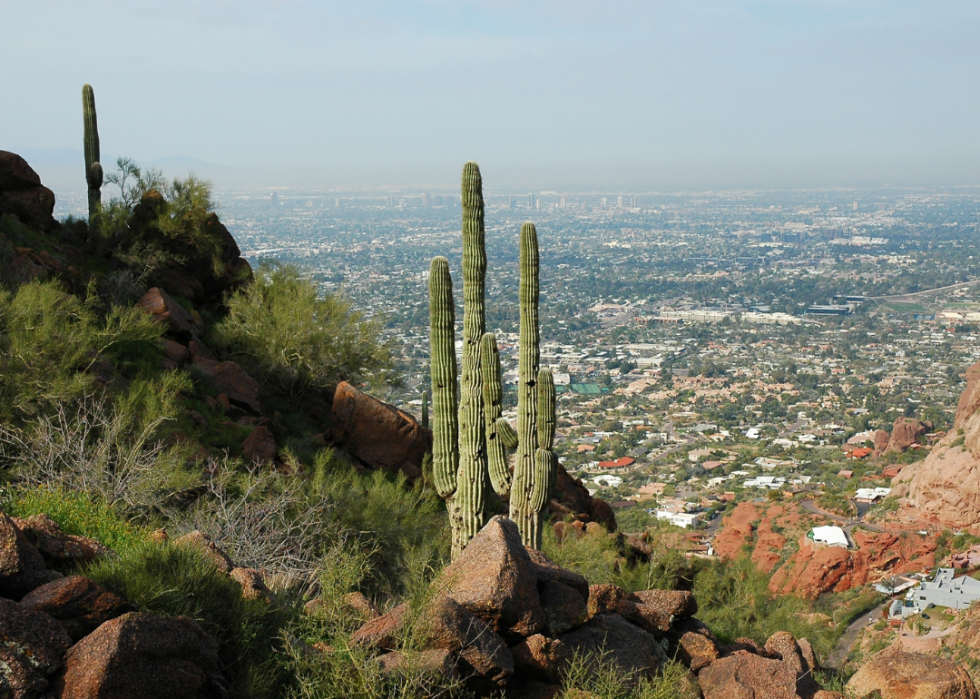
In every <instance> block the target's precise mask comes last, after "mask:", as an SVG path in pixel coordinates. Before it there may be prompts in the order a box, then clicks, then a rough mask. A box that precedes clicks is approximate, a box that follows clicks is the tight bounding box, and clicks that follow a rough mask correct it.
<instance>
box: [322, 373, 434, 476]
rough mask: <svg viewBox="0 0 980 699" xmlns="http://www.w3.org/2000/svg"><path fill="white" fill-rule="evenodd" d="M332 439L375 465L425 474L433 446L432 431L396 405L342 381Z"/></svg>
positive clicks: (335, 402) (335, 401)
mask: <svg viewBox="0 0 980 699" xmlns="http://www.w3.org/2000/svg"><path fill="white" fill-rule="evenodd" d="M331 423H332V439H333V442H334V444H336V445H337V446H340V447H343V448H345V449H346V450H347V451H348V452H349V453H350V454H351V455H352V456H353V457H354V458H356V459H357V460H358V461H361V462H362V463H364V464H366V465H367V466H369V467H371V468H380V469H385V470H387V471H392V472H397V471H401V472H402V473H404V474H405V475H407V476H408V477H409V478H411V479H415V478H419V477H420V476H421V475H422V459H423V458H424V457H425V454H426V453H427V452H428V451H429V450H430V449H431V448H432V431H431V430H429V429H427V428H425V427H422V425H420V424H419V423H418V422H417V421H416V420H415V418H414V417H412V416H411V415H409V414H408V413H406V412H405V411H404V410H399V409H398V408H396V407H395V406H393V405H389V404H388V403H384V402H382V401H380V400H378V399H377V398H374V397H372V396H369V395H368V394H366V393H362V392H361V391H358V390H357V389H356V388H354V387H353V386H351V385H350V384H349V383H347V382H346V381H341V382H340V384H338V386H337V390H336V392H335V393H334V398H333V407H332V408H331Z"/></svg>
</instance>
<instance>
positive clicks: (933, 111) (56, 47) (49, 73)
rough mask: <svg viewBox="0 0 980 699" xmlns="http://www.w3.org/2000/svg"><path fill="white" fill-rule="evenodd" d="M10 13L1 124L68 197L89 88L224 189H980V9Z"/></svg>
mask: <svg viewBox="0 0 980 699" xmlns="http://www.w3.org/2000/svg"><path fill="white" fill-rule="evenodd" d="M2 6H3V10H2V12H3V17H4V25H5V26H6V27H7V28H8V32H7V37H6V38H5V40H4V43H3V45H2V46H0V56H2V57H3V60H4V62H5V64H6V65H7V66H11V68H9V69H8V70H7V71H6V73H5V75H4V80H3V84H4V102H5V103H6V104H8V105H19V108H18V109H9V108H8V109H4V110H3V113H2V114H0V133H2V134H4V139H5V141H7V143H6V144H5V145H6V146H7V147H10V148H13V149H14V150H18V151H19V152H23V153H24V154H25V155H30V156H32V157H31V158H30V160H31V162H32V163H33V164H34V167H35V168H37V169H38V170H39V172H40V173H41V175H42V177H44V178H45V181H46V182H51V183H52V184H54V185H56V186H57V187H62V185H64V187H62V188H65V187H69V186H70V184H71V179H70V177H69V176H68V174H67V173H68V170H69V168H68V166H69V165H72V164H74V159H78V158H80V157H81V155H80V138H81V123H80V120H79V119H78V115H77V107H78V105H77V102H78V96H77V94H76V93H77V92H78V86H79V85H81V84H83V83H86V82H88V83H91V84H93V85H94V86H95V87H96V90H97V93H98V99H99V119H100V126H102V132H103V139H102V150H103V155H106V154H108V155H110V156H117V155H125V156H129V157H132V158H134V159H135V160H137V161H138V162H142V163H148V162H155V163H157V164H159V165H161V166H163V167H164V169H167V170H169V169H173V170H174V171H175V172H181V171H186V170H187V169H189V168H190V169H195V170H196V171H198V172H199V173H203V174H205V175H207V176H208V177H209V178H211V179H212V180H213V181H214V182H215V184H216V186H217V187H219V188H221V187H223V186H262V187H272V186H293V187H295V186H316V187H320V186H327V187H365V186H368V187H370V186H415V185H433V184H452V183H453V182H455V181H456V179H457V177H458V170H459V167H460V165H461V163H462V162H464V161H466V160H468V159H473V160H476V161H478V162H479V163H480V164H481V167H482V169H483V172H484V174H485V176H486V181H487V185H488V187H491V188H492V187H495V186H502V185H510V184H515V185H516V184H520V185H529V186H532V187H547V188H564V189H569V190H591V189H601V188H603V187H620V188H622V187H627V188H631V189H634V190H641V189H650V190H664V191H672V190H678V189H700V190H705V189H717V188H752V187H766V188H785V187H792V188H797V187H827V186H831V187H836V186H879V185H900V186H933V185H970V184H977V183H978V181H980V136H978V130H977V128H976V125H977V124H978V123H980V92H978V91H977V90H976V89H975V86H976V84H977V78H978V73H980V60H978V59H980V42H977V41H976V37H977V36H978V34H980V6H978V5H977V4H976V3H975V2H971V1H969V0H935V1H930V2H922V1H908V0H896V1H890V2H885V1H884V0H770V1H749V0H707V1H705V2H662V1H656V2H654V1H647V0H636V1H632V0H620V1H614V2H597V1H592V0H561V1H559V0H495V1H489V0H487V1H482V0H481V1H458V2H454V1H450V0H444V1H443V0H429V1H422V0H411V1H408V2H401V1H397V2H396V1H393V0H368V1H365V2H357V3H349V2H302V1H288V2H286V1H283V2H272V1H253V2H229V1H222V2H219V1H215V0H204V1H199V0H175V1H174V2H167V3H139V2H137V3H132V2H119V1H115V0H93V1H92V2H85V3H76V2H68V1H67V0H62V1H56V2H49V3H19V2H3V3H2ZM12 66H16V69H14V68H13V67H12ZM107 160H108V158H107ZM109 161H110V162H111V160H109Z"/></svg>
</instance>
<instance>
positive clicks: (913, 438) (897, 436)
mask: <svg viewBox="0 0 980 699" xmlns="http://www.w3.org/2000/svg"><path fill="white" fill-rule="evenodd" d="M931 431H932V423H931V422H923V421H922V420H913V419H910V418H905V417H900V418H898V419H897V420H895V424H894V426H893V427H892V434H891V437H889V439H888V446H887V447H886V448H885V452H886V453H887V452H903V451H905V450H906V449H908V448H909V447H910V446H912V445H913V444H917V443H918V441H919V437H921V436H922V435H924V434H925V433H926V432H931ZM875 446H876V447H877V435H876V436H875Z"/></svg>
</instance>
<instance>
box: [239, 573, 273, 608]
mask: <svg viewBox="0 0 980 699" xmlns="http://www.w3.org/2000/svg"><path fill="white" fill-rule="evenodd" d="M228 577H229V578H231V579H232V580H234V581H235V582H236V583H238V584H239V585H241V588H242V597H244V598H245V599H247V600H258V599H261V600H265V601H266V602H271V601H272V599H273V597H274V595H273V594H272V590H270V589H269V588H268V586H266V584H265V579H264V578H263V577H262V573H260V572H259V571H257V570H255V569H254V568H232V569H231V571H230V572H229V573H228Z"/></svg>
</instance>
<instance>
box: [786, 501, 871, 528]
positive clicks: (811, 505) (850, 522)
mask: <svg viewBox="0 0 980 699" xmlns="http://www.w3.org/2000/svg"><path fill="white" fill-rule="evenodd" d="M800 504H801V505H803V509H804V510H806V511H807V512H810V513H811V514H815V515H821V516H822V517H827V518H828V519H832V520H835V521H837V522H844V526H843V527H841V528H842V529H843V530H844V531H845V532H847V533H848V534H850V533H851V532H852V531H854V527H857V526H861V527H864V528H865V529H869V530H871V531H873V532H883V531H885V530H884V529H882V528H881V527H877V526H875V525H874V524H868V523H867V522H862V521H861V519H860V517H858V518H857V519H851V518H848V517H841V516H840V515H835V514H834V513H833V512H827V511H826V510H821V509H820V508H819V507H817V504H816V503H815V502H814V501H813V500H804V501H803V502H802V503H800Z"/></svg>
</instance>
